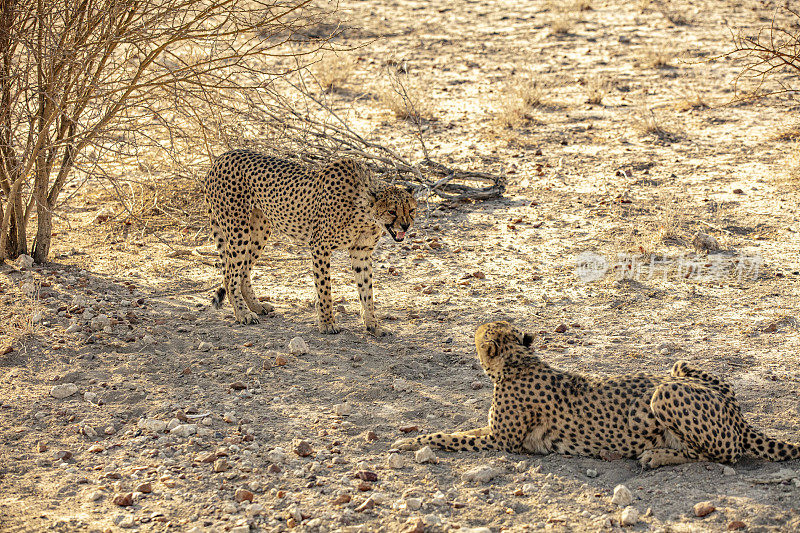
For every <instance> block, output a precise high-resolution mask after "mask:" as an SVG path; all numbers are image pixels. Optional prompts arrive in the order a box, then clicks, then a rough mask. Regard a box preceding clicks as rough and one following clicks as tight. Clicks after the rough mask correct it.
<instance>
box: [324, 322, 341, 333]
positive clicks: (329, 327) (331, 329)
mask: <svg viewBox="0 0 800 533" xmlns="http://www.w3.org/2000/svg"><path fill="white" fill-rule="evenodd" d="M340 331H341V330H340V329H339V327H338V326H337V325H336V324H320V325H319V332H320V333H325V334H326V335H336V334H337V333H339V332H340Z"/></svg>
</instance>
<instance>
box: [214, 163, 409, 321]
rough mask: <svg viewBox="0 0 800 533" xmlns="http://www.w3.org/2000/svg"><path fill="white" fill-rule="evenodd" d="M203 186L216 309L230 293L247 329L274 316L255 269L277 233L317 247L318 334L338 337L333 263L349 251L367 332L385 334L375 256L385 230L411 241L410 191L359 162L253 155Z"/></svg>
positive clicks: (221, 166) (217, 166) (217, 171)
mask: <svg viewBox="0 0 800 533" xmlns="http://www.w3.org/2000/svg"><path fill="white" fill-rule="evenodd" d="M202 187H203V192H204V194H205V198H206V202H207V204H208V208H209V215H210V217H211V229H212V233H213V235H214V239H215V240H216V243H217V251H218V252H219V253H220V257H221V259H222V267H223V274H224V286H223V287H220V288H219V289H218V290H217V294H216V296H215V298H214V304H215V306H216V307H219V306H221V305H222V302H223V300H224V298H225V294H226V293H227V295H228V298H229V299H230V302H231V304H232V305H233V311H234V314H235V316H236V322H237V323H241V324H255V323H258V317H257V315H260V314H266V313H268V312H270V311H272V306H271V305H269V304H265V303H261V302H259V300H258V299H257V298H256V296H255V294H254V292H253V287H252V285H251V281H250V270H251V269H252V267H253V264H254V263H255V262H256V260H258V257H259V256H260V255H261V249H262V248H263V246H264V243H265V242H266V240H267V238H268V237H269V235H270V233H272V232H273V231H274V232H279V233H282V234H284V235H286V236H288V237H290V238H292V239H294V240H296V241H299V242H302V243H306V244H309V245H310V247H311V257H312V261H313V271H314V282H315V284H316V288H317V317H318V320H319V330H320V332H322V333H338V332H339V328H338V327H337V326H336V324H335V322H334V319H333V304H332V300H331V278H330V260H331V253H332V252H333V251H334V250H339V249H342V248H346V249H347V250H348V251H349V252H350V262H351V264H352V267H353V271H354V272H355V279H356V283H357V285H358V295H359V299H360V300H361V307H362V309H363V318H364V324H365V325H366V327H367V331H369V332H370V333H371V334H373V335H376V336H380V335H382V334H383V332H382V331H381V329H380V327H379V326H378V322H377V320H376V318H375V306H374V303H373V300H372V252H373V250H374V249H375V245H376V244H377V242H378V239H379V238H380V236H381V235H383V232H384V231H386V232H388V233H389V234H390V235H391V236H392V238H393V239H394V240H395V241H397V242H400V241H402V240H403V238H404V237H405V234H406V232H407V231H408V228H409V226H411V224H412V222H413V221H414V214H415V210H416V201H415V200H414V197H413V196H412V195H411V193H410V192H409V191H407V190H405V189H402V188H398V187H395V186H390V185H388V184H386V183H383V182H381V181H379V180H377V179H374V178H373V177H372V176H371V174H370V172H369V170H368V169H367V167H366V166H364V165H363V164H361V163H357V162H356V161H353V160H349V159H343V160H339V161H335V162H333V163H330V164H328V165H327V166H326V167H325V168H323V169H322V170H320V171H314V170H312V169H310V168H308V167H306V166H303V165H301V164H298V163H295V162H292V161H288V160H285V159H279V158H277V157H271V156H267V155H263V154H259V153H256V152H252V151H249V150H235V151H232V152H227V153H225V154H223V155H221V156H220V157H219V158H217V160H216V161H215V162H214V164H213V166H212V168H211V171H210V172H209V173H208V175H207V176H206V177H205V178H204V179H203V180H202Z"/></svg>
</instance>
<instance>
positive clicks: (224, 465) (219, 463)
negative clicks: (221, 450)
mask: <svg viewBox="0 0 800 533" xmlns="http://www.w3.org/2000/svg"><path fill="white" fill-rule="evenodd" d="M229 468H230V465H229V464H228V461H227V459H222V458H221V459H217V460H216V461H214V472H225V471H226V470H228V469H229Z"/></svg>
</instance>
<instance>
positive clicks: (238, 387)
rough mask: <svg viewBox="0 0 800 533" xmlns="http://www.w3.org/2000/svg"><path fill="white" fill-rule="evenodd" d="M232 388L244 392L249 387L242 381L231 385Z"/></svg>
mask: <svg viewBox="0 0 800 533" xmlns="http://www.w3.org/2000/svg"><path fill="white" fill-rule="evenodd" d="M230 388H232V389H233V390H244V389H246V388H247V385H245V384H244V383H242V382H241V381H234V382H233V383H231V384H230Z"/></svg>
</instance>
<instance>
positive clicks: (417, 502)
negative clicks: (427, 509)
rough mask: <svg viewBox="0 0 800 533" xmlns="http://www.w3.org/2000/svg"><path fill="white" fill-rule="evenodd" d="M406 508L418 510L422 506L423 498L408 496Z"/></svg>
mask: <svg viewBox="0 0 800 533" xmlns="http://www.w3.org/2000/svg"><path fill="white" fill-rule="evenodd" d="M405 503H406V508H407V509H410V510H412V511H416V510H418V509H419V508H420V507H422V498H406V502H405Z"/></svg>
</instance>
